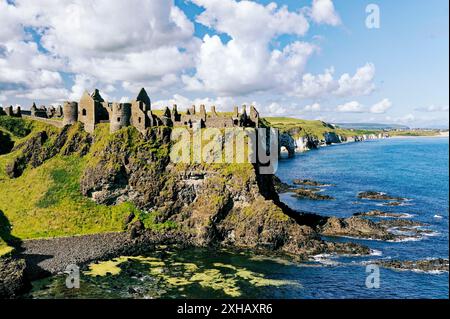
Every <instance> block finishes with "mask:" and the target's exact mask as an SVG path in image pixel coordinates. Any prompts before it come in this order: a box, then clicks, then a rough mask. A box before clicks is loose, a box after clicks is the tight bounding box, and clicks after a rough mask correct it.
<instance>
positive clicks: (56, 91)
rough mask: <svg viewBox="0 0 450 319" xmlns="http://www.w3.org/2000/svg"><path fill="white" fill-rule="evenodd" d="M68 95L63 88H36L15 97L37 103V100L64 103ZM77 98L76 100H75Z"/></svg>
mask: <svg viewBox="0 0 450 319" xmlns="http://www.w3.org/2000/svg"><path fill="white" fill-rule="evenodd" d="M68 95H69V91H67V90H66V89H65V88H52V87H47V88H38V89H32V90H31V91H25V92H24V93H18V94H17V95H16V96H17V97H23V98H26V99H29V100H33V101H37V100H55V101H65V100H67V96H68ZM78 99H79V97H78V98H77V100H78Z"/></svg>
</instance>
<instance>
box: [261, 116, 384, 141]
mask: <svg viewBox="0 0 450 319" xmlns="http://www.w3.org/2000/svg"><path fill="white" fill-rule="evenodd" d="M263 121H264V124H265V125H267V126H271V127H274V128H277V129H279V130H280V131H281V132H283V133H284V132H290V133H292V134H293V135H294V137H295V138H298V137H302V136H307V135H310V136H313V137H317V138H318V139H320V140H322V139H324V134H325V133H336V134H339V135H342V136H346V137H351V136H355V135H363V134H372V133H377V131H368V130H347V129H341V128H335V127H333V126H332V125H330V124H328V123H325V122H322V121H311V120H302V119H296V118H290V117H266V118H264V119H263Z"/></svg>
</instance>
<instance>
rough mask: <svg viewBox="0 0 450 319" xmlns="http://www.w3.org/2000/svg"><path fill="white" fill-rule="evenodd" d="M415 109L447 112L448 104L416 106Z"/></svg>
mask: <svg viewBox="0 0 450 319" xmlns="http://www.w3.org/2000/svg"><path fill="white" fill-rule="evenodd" d="M415 111H419V112H448V111H449V107H448V105H446V106H435V105H430V106H428V107H419V108H416V109H415Z"/></svg>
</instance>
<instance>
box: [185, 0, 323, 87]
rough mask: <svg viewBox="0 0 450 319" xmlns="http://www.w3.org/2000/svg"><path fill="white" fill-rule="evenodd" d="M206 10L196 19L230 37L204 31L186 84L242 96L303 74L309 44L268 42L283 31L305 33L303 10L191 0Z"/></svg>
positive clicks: (221, 0)
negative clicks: (278, 46)
mask: <svg viewBox="0 0 450 319" xmlns="http://www.w3.org/2000/svg"><path fill="white" fill-rule="evenodd" d="M192 2H194V3H195V4H196V5H199V6H201V7H203V8H204V9H205V11H203V13H201V14H200V15H199V16H198V17H197V19H196V20H197V22H198V23H201V24H203V25H205V26H207V27H209V28H213V29H215V30H217V32H219V33H223V34H227V35H228V36H229V37H230V38H231V40H229V41H228V42H227V43H224V42H223V41H222V39H221V38H220V37H219V36H217V35H213V36H210V35H206V36H205V37H204V38H203V43H202V45H201V47H200V51H199V53H198V55H197V69H196V74H195V75H194V76H193V77H187V76H185V77H184V82H185V83H186V85H187V88H188V89H191V90H207V91H212V92H216V93H218V94H220V95H243V94H247V93H251V92H255V91H265V90H270V89H277V88H280V87H283V86H284V85H286V84H288V83H291V82H292V81H294V80H297V78H298V77H299V76H300V75H301V74H302V73H303V70H304V66H305V64H306V62H307V60H308V58H309V57H310V56H311V55H312V54H313V53H314V52H315V50H316V47H315V45H313V44H310V43H306V42H301V41H294V42H292V43H290V44H288V45H287V46H285V47H284V48H282V49H275V50H272V51H270V50H269V43H270V41H271V40H273V39H274V38H275V37H277V36H279V35H283V34H291V35H296V36H302V35H304V34H305V33H306V32H307V31H308V29H309V24H308V21H307V20H306V18H305V16H304V14H303V13H302V12H291V11H289V10H288V9H287V7H285V6H283V7H278V6H277V5H276V4H275V3H271V4H269V5H267V6H264V5H261V4H259V3H256V2H252V1H239V2H237V1H234V0H192Z"/></svg>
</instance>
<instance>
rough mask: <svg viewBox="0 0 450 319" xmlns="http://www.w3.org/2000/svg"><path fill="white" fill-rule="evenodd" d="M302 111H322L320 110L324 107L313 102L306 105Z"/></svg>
mask: <svg viewBox="0 0 450 319" xmlns="http://www.w3.org/2000/svg"><path fill="white" fill-rule="evenodd" d="M302 111H303V112H320V111H322V107H321V105H320V104H319V103H313V104H310V105H306V106H305V107H304V108H303V110H302Z"/></svg>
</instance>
